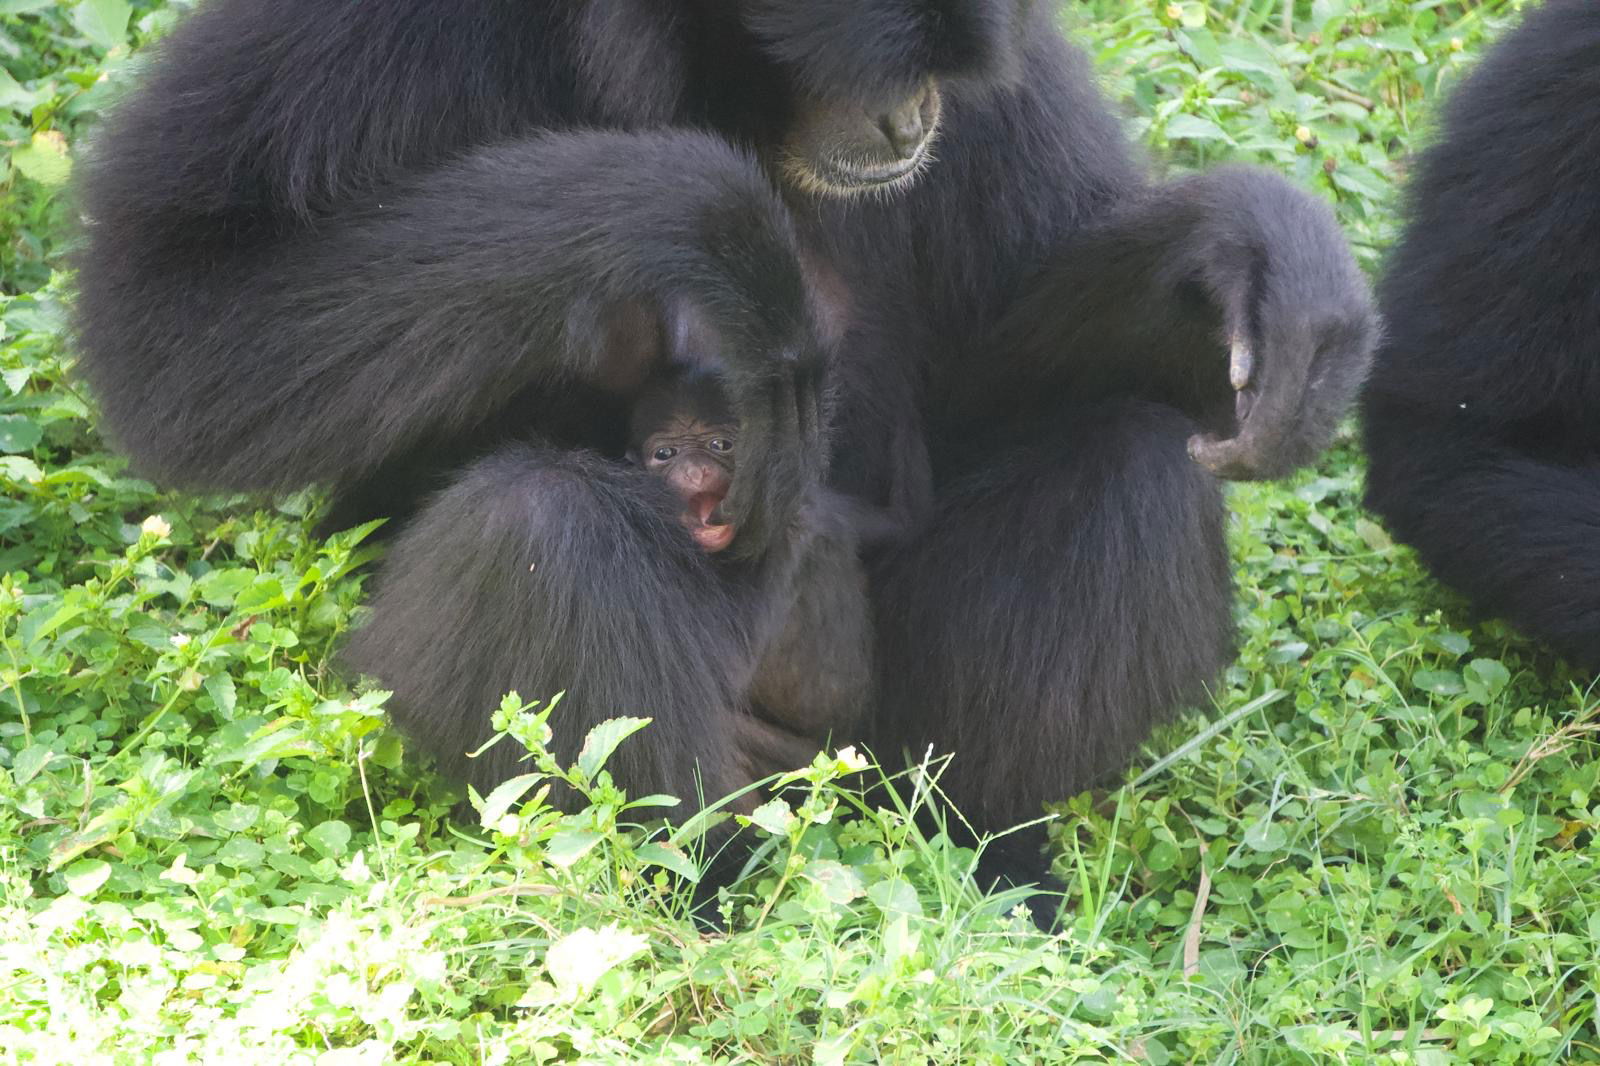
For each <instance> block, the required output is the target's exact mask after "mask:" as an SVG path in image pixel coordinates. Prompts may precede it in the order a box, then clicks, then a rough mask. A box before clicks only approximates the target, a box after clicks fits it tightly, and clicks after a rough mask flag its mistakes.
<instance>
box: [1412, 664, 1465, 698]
mask: <svg viewBox="0 0 1600 1066" xmlns="http://www.w3.org/2000/svg"><path fill="white" fill-rule="evenodd" d="M1411 683H1412V684H1413V685H1415V686H1417V687H1418V688H1420V689H1422V691H1424V692H1431V693H1433V694H1434V695H1436V696H1459V695H1461V693H1463V692H1465V691H1466V686H1465V685H1463V684H1462V683H1461V675H1460V674H1458V673H1456V672H1455V671H1454V670H1418V671H1417V672H1416V673H1414V674H1412V675H1411Z"/></svg>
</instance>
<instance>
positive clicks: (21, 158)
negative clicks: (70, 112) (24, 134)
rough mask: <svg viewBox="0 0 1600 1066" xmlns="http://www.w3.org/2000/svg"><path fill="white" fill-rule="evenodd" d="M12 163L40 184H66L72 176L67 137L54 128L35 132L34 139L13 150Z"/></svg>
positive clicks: (26, 176) (23, 173)
mask: <svg viewBox="0 0 1600 1066" xmlns="http://www.w3.org/2000/svg"><path fill="white" fill-rule="evenodd" d="M11 165H12V166H14V167H16V168H17V170H18V171H19V172H20V173H21V174H22V176H23V177H25V178H32V179H33V180H34V181H36V182H38V183H39V184H40V185H65V184H66V182H67V179H68V178H70V177H71V176H72V157H71V156H70V155H68V154H67V141H66V138H65V137H63V136H61V134H59V133H56V132H54V131H53V130H41V131H40V132H38V133H35V134H34V135H33V139H32V140H30V141H29V142H28V143H27V144H25V145H23V146H22V147H21V148H18V149H16V150H15V151H14V152H12V153H11Z"/></svg>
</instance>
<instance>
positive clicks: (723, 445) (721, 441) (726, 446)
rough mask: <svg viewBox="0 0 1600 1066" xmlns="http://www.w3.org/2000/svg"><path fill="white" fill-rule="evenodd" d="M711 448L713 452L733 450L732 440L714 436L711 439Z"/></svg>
mask: <svg viewBox="0 0 1600 1066" xmlns="http://www.w3.org/2000/svg"><path fill="white" fill-rule="evenodd" d="M711 450H712V451H714V452H731V451H733V441H731V440H729V439H728V438H727V437H714V438H712V440H711Z"/></svg>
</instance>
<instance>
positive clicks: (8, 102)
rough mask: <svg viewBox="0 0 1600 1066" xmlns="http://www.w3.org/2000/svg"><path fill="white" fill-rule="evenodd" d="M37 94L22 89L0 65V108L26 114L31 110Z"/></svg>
mask: <svg viewBox="0 0 1600 1066" xmlns="http://www.w3.org/2000/svg"><path fill="white" fill-rule="evenodd" d="M38 96H39V94H38V93H36V92H31V91H29V90H27V89H24V88H23V87H22V86H21V85H20V84H18V82H17V79H16V78H13V77H12V76H11V74H10V72H8V71H7V70H6V68H5V67H0V108H4V109H8V110H11V111H20V112H22V113H23V114H27V113H28V112H29V111H32V110H33V105H34V104H35V103H36V102H37V101H38Z"/></svg>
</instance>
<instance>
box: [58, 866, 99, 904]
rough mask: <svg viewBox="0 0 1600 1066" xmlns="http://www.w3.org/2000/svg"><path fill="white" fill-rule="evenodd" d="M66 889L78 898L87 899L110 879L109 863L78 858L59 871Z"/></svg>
mask: <svg viewBox="0 0 1600 1066" xmlns="http://www.w3.org/2000/svg"><path fill="white" fill-rule="evenodd" d="M61 876H62V878H63V879H65V881H66V883H67V891H68V892H71V893H72V894H73V895H74V896H77V897H78V898H80V899H87V898H88V897H90V896H92V895H94V894H95V893H96V892H98V891H100V889H101V887H102V886H103V885H104V884H105V883H106V882H107V881H109V880H110V879H111V864H110V863H106V862H102V861H101V860H99V859H79V860H78V861H77V862H75V863H73V864H72V865H71V866H68V867H67V868H66V869H65V870H63V871H62V872H61Z"/></svg>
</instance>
